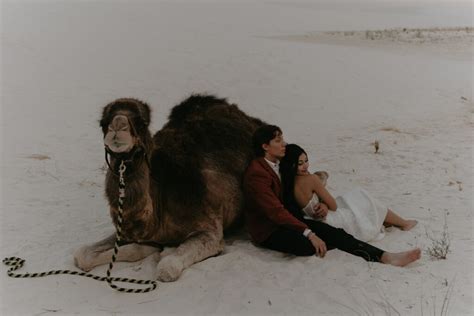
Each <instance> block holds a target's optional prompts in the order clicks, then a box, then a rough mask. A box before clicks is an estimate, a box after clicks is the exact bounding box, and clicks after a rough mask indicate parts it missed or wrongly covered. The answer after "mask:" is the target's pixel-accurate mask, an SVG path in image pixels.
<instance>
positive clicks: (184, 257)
mask: <svg viewBox="0 0 474 316" xmlns="http://www.w3.org/2000/svg"><path fill="white" fill-rule="evenodd" d="M223 250H224V239H223V233H222V232H215V231H213V232H202V233H199V234H196V235H194V236H192V237H190V238H189V239H187V240H186V241H185V242H183V243H182V244H181V245H179V247H178V248H176V250H175V251H174V252H172V253H171V254H169V255H167V256H165V257H163V258H162V259H161V261H160V262H159V263H158V266H157V274H156V278H157V279H158V280H160V281H163V282H170V281H175V280H177V279H178V278H179V277H180V275H181V273H182V272H183V270H184V269H186V268H188V267H189V266H191V265H193V264H194V263H196V262H199V261H202V260H204V259H206V258H209V257H212V256H215V255H217V254H219V253H220V252H222V251H223Z"/></svg>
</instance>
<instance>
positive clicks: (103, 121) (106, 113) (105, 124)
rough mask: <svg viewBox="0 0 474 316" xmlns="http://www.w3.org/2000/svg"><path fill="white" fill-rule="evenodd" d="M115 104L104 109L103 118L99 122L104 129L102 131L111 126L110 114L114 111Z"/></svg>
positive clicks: (110, 104) (112, 103)
mask: <svg viewBox="0 0 474 316" xmlns="http://www.w3.org/2000/svg"><path fill="white" fill-rule="evenodd" d="M114 104H115V101H114V102H111V103H109V104H107V105H106V106H105V107H104V108H103V109H102V117H101V119H100V121H99V124H100V127H102V129H104V128H107V127H108V125H109V120H110V118H109V114H110V110H111V109H112V106H113V105H114Z"/></svg>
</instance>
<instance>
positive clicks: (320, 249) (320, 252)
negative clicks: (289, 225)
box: [308, 232, 328, 258]
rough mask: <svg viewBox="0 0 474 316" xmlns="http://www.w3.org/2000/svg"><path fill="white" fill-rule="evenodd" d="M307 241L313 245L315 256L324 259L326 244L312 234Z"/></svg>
mask: <svg viewBox="0 0 474 316" xmlns="http://www.w3.org/2000/svg"><path fill="white" fill-rule="evenodd" d="M308 239H309V241H311V243H312V244H313V247H314V249H315V250H316V256H318V257H321V258H322V257H324V256H325V255H326V252H327V251H328V249H327V248H326V243H325V242H324V241H323V240H322V239H321V238H319V237H318V236H316V235H315V234H314V233H313V232H311V233H310V234H309V235H308Z"/></svg>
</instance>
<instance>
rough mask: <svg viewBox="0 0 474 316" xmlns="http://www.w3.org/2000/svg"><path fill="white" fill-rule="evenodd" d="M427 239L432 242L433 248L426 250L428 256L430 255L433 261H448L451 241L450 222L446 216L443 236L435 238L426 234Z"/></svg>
mask: <svg viewBox="0 0 474 316" xmlns="http://www.w3.org/2000/svg"><path fill="white" fill-rule="evenodd" d="M426 235H427V237H428V238H429V239H430V240H431V247H428V249H427V250H426V252H427V254H429V255H430V257H431V258H432V259H437V260H440V259H446V258H447V255H448V253H449V252H450V251H449V246H450V240H449V232H448V221H447V217H446V215H445V217H444V226H443V232H442V233H441V236H439V237H438V238H434V237H432V236H429V235H428V232H427V233H426Z"/></svg>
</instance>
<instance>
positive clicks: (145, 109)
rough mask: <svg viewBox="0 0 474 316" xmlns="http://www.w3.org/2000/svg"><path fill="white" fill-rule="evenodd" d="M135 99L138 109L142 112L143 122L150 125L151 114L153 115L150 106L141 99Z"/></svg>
mask: <svg viewBox="0 0 474 316" xmlns="http://www.w3.org/2000/svg"><path fill="white" fill-rule="evenodd" d="M134 101H135V104H136V105H137V107H138V111H139V112H140V116H141V117H142V119H143V122H144V123H145V124H146V126H147V127H148V125H150V116H151V109H150V106H149V105H148V104H146V103H145V102H142V101H140V100H134Z"/></svg>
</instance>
